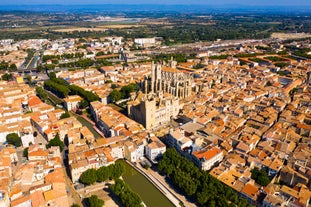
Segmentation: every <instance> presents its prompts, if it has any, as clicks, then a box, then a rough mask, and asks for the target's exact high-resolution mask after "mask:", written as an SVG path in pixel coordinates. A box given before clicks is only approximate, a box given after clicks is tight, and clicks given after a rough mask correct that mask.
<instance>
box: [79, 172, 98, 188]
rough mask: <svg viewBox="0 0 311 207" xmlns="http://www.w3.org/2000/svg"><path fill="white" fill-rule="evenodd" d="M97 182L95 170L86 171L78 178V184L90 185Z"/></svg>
mask: <svg viewBox="0 0 311 207" xmlns="http://www.w3.org/2000/svg"><path fill="white" fill-rule="evenodd" d="M96 181H97V173H96V170H95V169H88V170H86V171H85V172H83V173H82V174H81V176H80V182H81V183H84V184H86V185H91V184H93V183H95V182H96Z"/></svg>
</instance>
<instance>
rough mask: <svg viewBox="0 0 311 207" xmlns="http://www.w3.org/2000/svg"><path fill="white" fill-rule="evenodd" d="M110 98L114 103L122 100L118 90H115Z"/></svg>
mask: <svg viewBox="0 0 311 207" xmlns="http://www.w3.org/2000/svg"><path fill="white" fill-rule="evenodd" d="M109 96H110V98H111V100H112V101H113V102H116V101H119V100H120V99H121V98H122V94H121V93H120V91H118V90H116V89H113V91H111V92H110V94H109Z"/></svg>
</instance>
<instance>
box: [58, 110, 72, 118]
mask: <svg viewBox="0 0 311 207" xmlns="http://www.w3.org/2000/svg"><path fill="white" fill-rule="evenodd" d="M69 117H70V114H69V112H68V111H66V112H65V113H63V114H62V115H60V119H66V118H69Z"/></svg>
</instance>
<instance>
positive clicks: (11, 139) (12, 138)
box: [6, 133, 22, 147]
mask: <svg viewBox="0 0 311 207" xmlns="http://www.w3.org/2000/svg"><path fill="white" fill-rule="evenodd" d="M6 141H7V142H8V143H9V144H12V145H14V146H15V147H20V146H22V140H21V138H20V137H19V136H18V134H16V133H11V134H8V135H7V136H6Z"/></svg>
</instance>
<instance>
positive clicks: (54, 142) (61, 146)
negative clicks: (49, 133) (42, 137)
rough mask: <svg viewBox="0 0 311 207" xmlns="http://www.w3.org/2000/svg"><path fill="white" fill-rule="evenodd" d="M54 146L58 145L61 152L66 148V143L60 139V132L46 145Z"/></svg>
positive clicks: (48, 146)
mask: <svg viewBox="0 0 311 207" xmlns="http://www.w3.org/2000/svg"><path fill="white" fill-rule="evenodd" d="M52 146H58V147H59V149H60V151H61V152H62V151H63V149H64V143H63V142H62V140H60V138H59V134H58V133H57V134H56V135H55V137H54V139H51V140H50V141H49V142H48V144H47V145H46V147H47V148H50V147H52Z"/></svg>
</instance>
